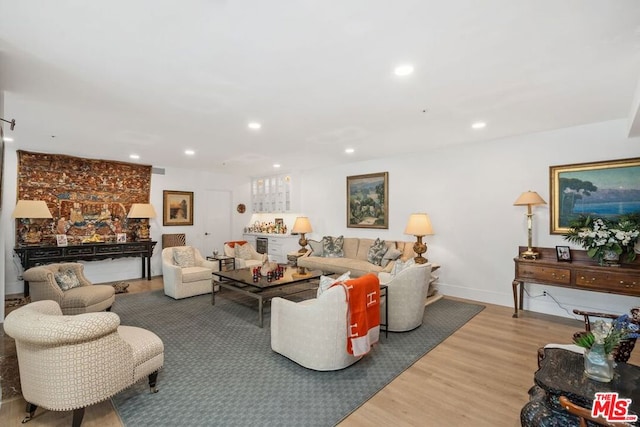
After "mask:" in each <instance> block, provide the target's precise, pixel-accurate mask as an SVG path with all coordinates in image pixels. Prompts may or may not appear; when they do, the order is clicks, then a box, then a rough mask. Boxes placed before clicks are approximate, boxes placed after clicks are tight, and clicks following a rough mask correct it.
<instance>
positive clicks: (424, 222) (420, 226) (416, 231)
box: [404, 213, 433, 264]
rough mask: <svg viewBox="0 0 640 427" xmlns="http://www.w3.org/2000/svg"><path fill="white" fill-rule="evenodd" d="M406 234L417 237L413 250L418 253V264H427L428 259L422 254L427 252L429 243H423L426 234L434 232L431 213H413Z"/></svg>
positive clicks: (416, 260) (416, 258) (416, 259)
mask: <svg viewBox="0 0 640 427" xmlns="http://www.w3.org/2000/svg"><path fill="white" fill-rule="evenodd" d="M404 234H411V235H413V236H415V237H416V239H417V240H416V243H415V244H414V245H413V251H414V252H415V253H417V254H418V255H417V256H416V257H415V258H414V260H415V262H416V264H426V262H427V261H428V260H427V259H426V258H425V257H423V256H422V254H423V253H425V252H427V245H426V244H425V243H422V238H423V237H424V236H426V235H430V234H433V227H432V226H431V220H430V219H429V215H427V214H426V213H414V214H411V216H410V217H409V222H408V223H407V227H406V228H405V230H404Z"/></svg>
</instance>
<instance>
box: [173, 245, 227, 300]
mask: <svg viewBox="0 0 640 427" xmlns="http://www.w3.org/2000/svg"><path fill="white" fill-rule="evenodd" d="M214 271H218V263H217V262H213V261H207V260H205V259H204V258H203V257H202V255H200V251H198V249H196V248H194V247H193V246H174V247H170V248H165V249H163V250H162V280H163V282H164V294H165V295H167V296H170V297H171V298H174V299H180V298H186V297H191V296H194V295H202V294H208V293H211V291H212V288H211V284H212V282H211V280H212V277H211V275H212V273H213V272H214Z"/></svg>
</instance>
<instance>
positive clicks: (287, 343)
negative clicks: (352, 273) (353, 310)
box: [271, 286, 362, 371]
mask: <svg viewBox="0 0 640 427" xmlns="http://www.w3.org/2000/svg"><path fill="white" fill-rule="evenodd" d="M346 342H347V300H346V295H345V291H344V288H343V287H342V286H334V287H332V288H329V289H327V290H326V291H324V292H322V294H321V295H320V296H319V297H318V298H317V299H311V300H307V301H302V302H299V303H295V302H293V301H289V300H286V299H283V298H273V299H272V300H271V349H272V350H273V351H275V352H277V353H280V354H282V355H283V356H286V357H288V358H289V359H291V360H293V361H294V362H296V363H298V364H299V365H302V366H304V367H305V368H309V369H314V370H317V371H333V370H338V369H342V368H346V367H347V366H350V365H352V364H354V363H355V362H357V361H358V360H360V359H361V358H362V356H357V357H356V356H353V355H351V354H349V353H348V352H347V345H346Z"/></svg>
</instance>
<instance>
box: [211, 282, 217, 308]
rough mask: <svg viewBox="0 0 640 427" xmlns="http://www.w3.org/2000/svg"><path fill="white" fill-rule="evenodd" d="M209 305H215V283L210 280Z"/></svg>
mask: <svg viewBox="0 0 640 427" xmlns="http://www.w3.org/2000/svg"><path fill="white" fill-rule="evenodd" d="M211 305H216V281H215V280H214V279H211Z"/></svg>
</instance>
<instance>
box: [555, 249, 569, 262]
mask: <svg viewBox="0 0 640 427" xmlns="http://www.w3.org/2000/svg"><path fill="white" fill-rule="evenodd" d="M556 257H557V258H558V261H560V262H571V249H570V248H569V246H556Z"/></svg>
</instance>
